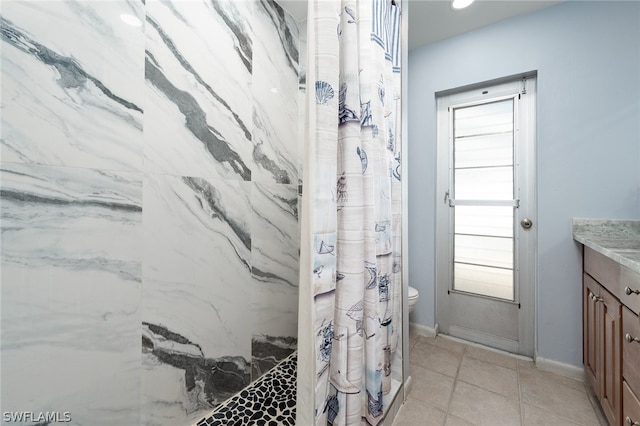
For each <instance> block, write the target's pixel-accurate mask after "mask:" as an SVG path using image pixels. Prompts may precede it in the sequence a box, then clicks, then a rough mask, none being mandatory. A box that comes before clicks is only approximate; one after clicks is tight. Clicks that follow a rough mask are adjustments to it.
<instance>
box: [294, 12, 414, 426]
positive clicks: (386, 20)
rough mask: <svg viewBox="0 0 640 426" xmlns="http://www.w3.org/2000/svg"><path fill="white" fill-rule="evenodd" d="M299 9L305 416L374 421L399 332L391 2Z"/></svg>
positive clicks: (396, 26) (395, 52) (324, 421)
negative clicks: (307, 91)
mask: <svg viewBox="0 0 640 426" xmlns="http://www.w3.org/2000/svg"><path fill="white" fill-rule="evenodd" d="M309 8H310V15H309V21H308V25H310V26H313V27H312V28H311V29H310V34H314V37H315V38H314V39H313V40H311V39H310V41H309V45H310V46H313V49H310V51H309V53H310V56H309V58H308V71H309V72H310V73H309V74H308V75H312V76H313V79H314V80H315V96H313V94H312V95H311V96H310V97H309V104H308V105H307V107H308V111H309V112H308V117H309V120H310V121H312V123H311V125H310V126H309V129H310V133H309V135H308V143H309V146H310V148H309V151H308V152H309V153H310V154H309V157H307V159H306V163H305V167H309V168H310V169H309V170H310V174H311V176H312V179H311V180H312V181H313V186H312V187H311V188H310V189H311V191H307V192H305V196H307V195H306V194H309V195H308V196H309V197H313V198H312V200H311V202H310V204H309V205H310V206H312V209H313V212H312V213H310V215H312V219H311V220H310V222H311V232H312V234H313V235H312V238H311V240H312V241H313V244H314V247H313V259H312V261H313V268H314V269H313V271H309V275H312V277H311V281H310V282H311V288H312V298H313V307H312V314H311V318H312V322H313V327H314V335H315V341H314V344H315V348H314V357H315V359H314V362H315V369H314V371H315V374H316V383H315V393H314V394H315V402H314V403H315V407H314V412H315V424H316V425H323V426H324V425H361V424H362V422H363V421H366V422H368V424H370V425H377V424H379V423H380V421H381V420H382V417H383V413H384V410H385V408H386V407H387V405H388V404H389V403H390V402H391V401H390V397H389V396H388V395H389V392H390V390H391V380H392V371H391V366H392V361H393V357H394V356H395V354H396V348H397V347H398V333H399V331H400V329H401V326H400V294H401V288H400V287H401V275H400V269H401V268H400V267H399V265H400V264H401V256H402V253H401V244H400V240H401V237H400V236H401V229H400V224H401V204H402V203H401V190H400V179H401V167H400V159H401V153H400V144H399V143H397V141H398V140H400V139H399V138H400V90H401V89H400V87H401V86H400V10H399V8H398V7H396V6H395V5H394V4H392V2H391V0H310V1H309ZM312 81H313V80H312ZM336 91H337V92H338V93H337V96H336V93H335V92H336ZM400 375H401V372H398V376H400Z"/></svg>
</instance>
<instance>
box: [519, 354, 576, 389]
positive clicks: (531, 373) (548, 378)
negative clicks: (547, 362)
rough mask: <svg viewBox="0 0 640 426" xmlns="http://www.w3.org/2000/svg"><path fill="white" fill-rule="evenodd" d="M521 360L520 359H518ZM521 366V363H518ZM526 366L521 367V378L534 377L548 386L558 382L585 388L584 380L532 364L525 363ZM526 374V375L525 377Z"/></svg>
mask: <svg viewBox="0 0 640 426" xmlns="http://www.w3.org/2000/svg"><path fill="white" fill-rule="evenodd" d="M518 362H520V360H518ZM518 365H519V366H520V364H518ZM525 365H526V367H524V368H519V374H520V379H521V380H522V379H523V377H524V378H525V379H526V378H533V379H534V380H535V381H536V382H539V383H544V384H546V385H548V386H554V385H556V384H558V383H560V384H562V385H564V386H567V387H570V388H573V389H584V382H582V381H580V380H576V379H572V378H571V377H566V376H561V375H559V374H555V373H551V372H549V371H544V370H540V369H538V368H537V367H535V364H533V365H534V367H533V368H531V364H525ZM525 376H526V377H525Z"/></svg>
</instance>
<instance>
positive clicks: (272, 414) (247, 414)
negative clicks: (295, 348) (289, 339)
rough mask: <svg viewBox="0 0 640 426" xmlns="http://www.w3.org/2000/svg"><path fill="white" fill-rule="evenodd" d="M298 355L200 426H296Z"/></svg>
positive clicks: (225, 404) (227, 403)
mask: <svg viewBox="0 0 640 426" xmlns="http://www.w3.org/2000/svg"><path fill="white" fill-rule="evenodd" d="M297 366H298V358H297V354H296V353H295V352H294V353H293V354H291V355H289V357H287V358H285V359H284V360H283V361H282V362H281V363H280V364H278V365H277V366H275V367H274V368H273V369H272V370H271V371H269V372H268V373H266V374H265V375H264V376H262V377H260V378H259V379H258V380H256V381H255V382H254V383H252V384H251V385H249V386H248V387H246V388H244V389H243V390H242V391H240V393H238V394H237V395H235V396H233V397H231V398H229V399H228V400H227V401H225V402H223V403H222V404H220V405H219V406H218V407H216V409H215V411H214V412H213V413H211V414H210V415H209V416H207V417H205V418H203V419H202V420H200V421H199V422H198V423H197V424H196V425H197V426H250V425H260V426H294V425H295V422H296V372H297Z"/></svg>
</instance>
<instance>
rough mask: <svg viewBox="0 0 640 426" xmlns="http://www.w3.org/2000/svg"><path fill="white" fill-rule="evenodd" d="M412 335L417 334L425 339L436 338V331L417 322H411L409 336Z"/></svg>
mask: <svg viewBox="0 0 640 426" xmlns="http://www.w3.org/2000/svg"><path fill="white" fill-rule="evenodd" d="M411 334H417V335H418V336H425V337H436V329H435V328H431V327H427V326H426V325H422V324H418V323H415V322H410V323H409V335H411Z"/></svg>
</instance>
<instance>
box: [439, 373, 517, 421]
mask: <svg viewBox="0 0 640 426" xmlns="http://www.w3.org/2000/svg"><path fill="white" fill-rule="evenodd" d="M449 414H451V415H453V416H456V417H459V418H460V419H462V420H465V421H467V422H470V423H472V424H475V425H479V426H484V425H486V426H518V425H520V404H519V403H518V401H516V400H514V399H508V398H505V397H504V396H502V395H498V394H496V393H493V392H491V391H488V390H485V389H482V388H479V387H477V386H474V385H470V384H468V383H465V382H461V381H457V382H456V387H455V389H454V391H453V397H452V399H451V405H450V406H449Z"/></svg>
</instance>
